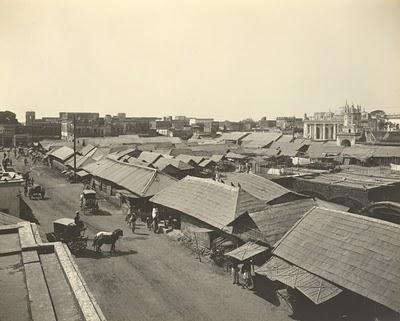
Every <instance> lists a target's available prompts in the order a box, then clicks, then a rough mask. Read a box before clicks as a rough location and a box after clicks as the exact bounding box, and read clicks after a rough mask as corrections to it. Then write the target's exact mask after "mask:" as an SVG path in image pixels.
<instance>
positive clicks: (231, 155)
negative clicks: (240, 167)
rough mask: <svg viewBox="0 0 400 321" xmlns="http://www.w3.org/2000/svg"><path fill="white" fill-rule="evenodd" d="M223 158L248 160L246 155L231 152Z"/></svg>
mask: <svg viewBox="0 0 400 321" xmlns="http://www.w3.org/2000/svg"><path fill="white" fill-rule="evenodd" d="M225 157H226V158H231V159H246V158H248V157H247V156H246V155H241V154H236V153H233V152H229V153H228V154H226V155H225Z"/></svg>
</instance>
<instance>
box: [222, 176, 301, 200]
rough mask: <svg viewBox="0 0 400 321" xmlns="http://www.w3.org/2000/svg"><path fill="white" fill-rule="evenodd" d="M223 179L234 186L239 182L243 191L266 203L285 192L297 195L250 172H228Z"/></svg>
mask: <svg viewBox="0 0 400 321" xmlns="http://www.w3.org/2000/svg"><path fill="white" fill-rule="evenodd" d="M224 181H225V183H226V184H234V185H235V186H238V184H240V186H241V187H242V188H243V189H244V190H245V191H247V192H248V193H250V194H251V195H253V196H255V197H257V198H258V199H260V200H262V201H264V202H266V203H268V202H271V201H273V200H275V199H277V198H279V197H281V196H283V195H286V194H295V195H297V194H296V193H294V192H292V191H290V190H288V189H287V188H285V187H283V186H281V185H279V184H277V183H275V182H273V181H271V180H269V179H266V178H264V177H261V176H259V175H256V174H252V173H229V174H228V175H227V178H225V179H224Z"/></svg>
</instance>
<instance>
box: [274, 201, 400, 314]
mask: <svg viewBox="0 0 400 321" xmlns="http://www.w3.org/2000/svg"><path fill="white" fill-rule="evenodd" d="M399 235H400V225H397V224H393V223H390V222H386V221H382V220H377V219H373V218H369V217H365V216H360V215H356V214H351V213H346V212H340V211H333V210H327V209H322V208H314V209H312V210H310V211H309V212H308V213H307V214H306V215H304V216H303V218H302V219H301V220H300V221H299V222H298V223H297V224H296V225H295V226H294V227H293V229H292V230H290V231H289V232H288V233H287V234H286V235H285V236H284V237H283V238H282V239H281V240H280V241H279V242H278V243H277V245H276V248H275V250H274V251H273V253H274V255H276V256H278V257H280V258H282V259H284V260H286V261H288V262H289V263H291V264H294V265H296V266H298V267H300V268H301V269H304V270H306V271H308V272H310V273H313V274H315V275H317V276H319V277H321V278H324V279H326V280H327V281H329V282H332V283H334V284H337V285H339V286H341V287H343V288H346V289H348V290H350V291H352V292H354V293H357V294H359V295H361V296H364V297H367V298H369V299H371V300H373V301H376V302H378V303H380V304H382V305H384V306H386V307H388V308H390V309H392V310H394V311H397V312H400V260H399V259H398V258H399V255H400V237H399Z"/></svg>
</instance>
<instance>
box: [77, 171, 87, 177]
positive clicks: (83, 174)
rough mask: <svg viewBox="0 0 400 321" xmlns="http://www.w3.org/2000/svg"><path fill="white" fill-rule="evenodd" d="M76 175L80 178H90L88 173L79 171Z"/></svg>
mask: <svg viewBox="0 0 400 321" xmlns="http://www.w3.org/2000/svg"><path fill="white" fill-rule="evenodd" d="M76 175H78V176H79V177H85V176H88V175H89V173H88V172H86V171H79V172H76Z"/></svg>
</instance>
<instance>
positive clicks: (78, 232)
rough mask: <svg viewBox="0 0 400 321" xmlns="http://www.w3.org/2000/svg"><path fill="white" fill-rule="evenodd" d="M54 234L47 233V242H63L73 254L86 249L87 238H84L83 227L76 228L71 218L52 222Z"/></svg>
mask: <svg viewBox="0 0 400 321" xmlns="http://www.w3.org/2000/svg"><path fill="white" fill-rule="evenodd" d="M53 227H54V232H53V233H48V234H47V235H46V236H47V240H48V241H49V242H63V243H65V244H67V246H68V248H69V250H70V251H71V253H73V254H77V253H79V252H81V251H83V250H85V249H86V247H87V241H88V237H87V236H85V235H84V234H85V230H86V228H85V227H82V226H77V225H76V224H75V221H74V220H73V219H71V218H60V219H58V220H56V221H54V222H53Z"/></svg>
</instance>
